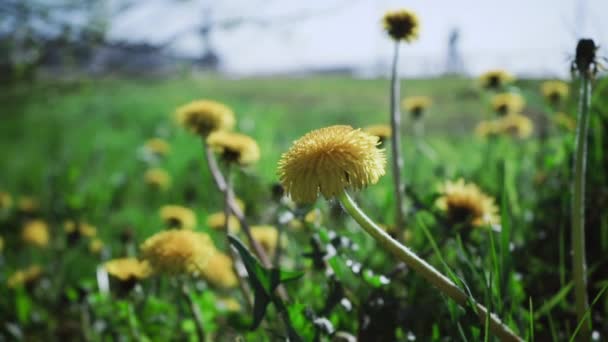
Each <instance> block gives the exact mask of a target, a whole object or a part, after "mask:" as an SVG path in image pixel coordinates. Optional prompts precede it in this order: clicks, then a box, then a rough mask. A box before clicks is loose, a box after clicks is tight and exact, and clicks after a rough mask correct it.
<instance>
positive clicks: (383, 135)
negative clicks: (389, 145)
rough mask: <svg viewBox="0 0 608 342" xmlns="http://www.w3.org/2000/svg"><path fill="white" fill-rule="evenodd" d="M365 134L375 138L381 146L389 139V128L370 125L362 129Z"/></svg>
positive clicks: (387, 126)
mask: <svg viewBox="0 0 608 342" xmlns="http://www.w3.org/2000/svg"><path fill="white" fill-rule="evenodd" d="M363 130H364V131H365V132H367V134H370V135H374V136H377V137H378V139H379V140H380V143H381V144H383V143H384V142H385V141H387V140H388V139H390V138H391V133H392V130H391V126H389V125H371V126H367V127H365V128H364V129H363Z"/></svg>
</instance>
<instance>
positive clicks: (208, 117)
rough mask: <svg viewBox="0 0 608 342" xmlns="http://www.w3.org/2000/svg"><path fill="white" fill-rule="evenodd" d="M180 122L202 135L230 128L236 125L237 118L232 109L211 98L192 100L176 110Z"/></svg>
mask: <svg viewBox="0 0 608 342" xmlns="http://www.w3.org/2000/svg"><path fill="white" fill-rule="evenodd" d="M175 116H176V119H177V121H178V123H180V124H181V125H182V126H184V127H185V128H187V129H188V130H190V131H191V132H193V133H195V134H198V135H200V136H202V137H206V136H208V135H209V134H210V133H211V132H215V131H219V130H230V129H232V128H233V127H234V124H235V119H234V113H233V112H232V109H230V108H229V107H228V106H226V105H224V104H222V103H219V102H216V101H211V100H197V101H193V102H190V103H188V104H186V105H184V106H182V107H179V108H178V109H177V111H176V114H175Z"/></svg>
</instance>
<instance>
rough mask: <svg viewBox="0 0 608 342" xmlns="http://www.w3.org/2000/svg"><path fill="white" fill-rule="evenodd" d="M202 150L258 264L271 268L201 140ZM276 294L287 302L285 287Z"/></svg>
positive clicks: (278, 288)
mask: <svg viewBox="0 0 608 342" xmlns="http://www.w3.org/2000/svg"><path fill="white" fill-rule="evenodd" d="M203 149H204V151H205V158H206V160H207V167H208V168H209V172H210V173H211V176H212V178H213V182H214V183H215V186H216V187H217V188H218V190H220V191H221V192H222V193H224V194H225V195H226V194H227V193H228V194H229V196H228V202H229V205H230V210H231V211H232V213H233V214H234V216H236V218H237V219H238V220H239V223H240V224H241V229H242V230H243V232H244V233H245V235H246V236H247V240H248V241H249V245H250V246H251V247H252V249H253V252H254V253H255V255H256V256H257V257H258V258H260V262H261V263H262V265H264V267H267V268H271V267H272V261H271V260H270V257H269V256H268V254H266V251H265V250H264V248H262V245H260V243H259V242H258V241H257V240H256V239H254V238H253V235H251V228H250V227H249V224H248V223H247V219H246V218H245V214H244V213H243V211H242V210H241V208H240V207H239V206H238V204H237V203H236V201H235V200H234V193H233V192H232V189H231V187H229V186H228V184H227V183H226V178H225V177H224V175H223V174H222V171H221V170H220V168H219V166H218V164H217V160H216V159H215V155H214V154H213V151H212V150H211V147H209V145H208V144H207V142H206V141H205V140H204V139H203ZM277 293H278V294H279V297H281V299H282V300H285V301H286V300H289V296H288V295H287V291H285V287H283V286H282V285H279V287H277Z"/></svg>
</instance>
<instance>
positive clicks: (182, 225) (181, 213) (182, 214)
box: [159, 205, 196, 229]
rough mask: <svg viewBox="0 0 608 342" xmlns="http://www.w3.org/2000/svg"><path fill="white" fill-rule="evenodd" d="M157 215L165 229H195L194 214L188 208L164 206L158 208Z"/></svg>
mask: <svg viewBox="0 0 608 342" xmlns="http://www.w3.org/2000/svg"><path fill="white" fill-rule="evenodd" d="M159 214H160V218H161V219H162V220H163V222H164V223H165V225H166V226H167V228H176V229H194V228H195V227H196V214H195V213H194V211H192V210H191V209H189V208H186V207H182V206H179V205H165V206H163V207H162V208H160V212H159Z"/></svg>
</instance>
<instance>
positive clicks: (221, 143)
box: [207, 131, 260, 166]
mask: <svg viewBox="0 0 608 342" xmlns="http://www.w3.org/2000/svg"><path fill="white" fill-rule="evenodd" d="M207 144H209V146H210V147H211V148H212V149H213V150H214V151H215V152H217V153H219V154H220V155H221V157H222V159H223V160H225V161H228V162H236V163H238V164H239V165H241V166H248V165H251V164H253V163H255V162H257V161H258V160H259V159H260V147H259V146H258V143H257V142H256V141H255V140H254V139H252V138H251V137H248V136H246V135H244V134H239V133H232V132H226V131H218V132H214V133H211V134H210V135H209V137H208V138H207Z"/></svg>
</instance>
